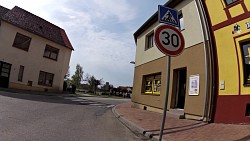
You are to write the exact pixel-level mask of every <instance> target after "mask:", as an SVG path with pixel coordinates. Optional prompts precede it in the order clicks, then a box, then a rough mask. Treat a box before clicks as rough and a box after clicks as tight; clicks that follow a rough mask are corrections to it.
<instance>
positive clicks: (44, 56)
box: [43, 56, 57, 61]
mask: <svg viewBox="0 0 250 141" xmlns="http://www.w3.org/2000/svg"><path fill="white" fill-rule="evenodd" d="M43 57H44V58H47V59H50V60H54V61H57V59H53V58H50V57H47V56H43Z"/></svg>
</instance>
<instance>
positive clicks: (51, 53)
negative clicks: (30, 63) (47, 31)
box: [43, 45, 59, 60]
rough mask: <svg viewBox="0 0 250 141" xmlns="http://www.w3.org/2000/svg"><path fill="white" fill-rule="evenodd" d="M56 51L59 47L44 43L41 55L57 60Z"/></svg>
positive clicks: (57, 51)
mask: <svg viewBox="0 0 250 141" xmlns="http://www.w3.org/2000/svg"><path fill="white" fill-rule="evenodd" d="M58 53H59V49H57V48H54V47H52V46H49V45H46V47H45V50H44V54H43V56H44V57H47V58H50V59H53V60H57V56H58Z"/></svg>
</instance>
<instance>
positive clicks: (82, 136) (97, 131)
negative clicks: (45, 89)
mask: <svg viewBox="0 0 250 141" xmlns="http://www.w3.org/2000/svg"><path fill="white" fill-rule="evenodd" d="M126 101H128V100H122V99H121V100H117V99H114V100H113V99H98V98H87V97H86V98H84V97H81V98H75V97H60V96H44V95H31V94H18V93H10V92H1V91H0V141H141V140H147V139H145V138H144V137H142V136H140V135H136V134H134V133H133V132H131V131H130V130H129V129H128V128H127V127H125V126H124V125H123V124H121V122H120V121H119V120H118V119H117V118H116V117H115V116H114V115H113V113H112V111H111V109H112V107H113V106H114V105H116V104H118V103H122V102H126Z"/></svg>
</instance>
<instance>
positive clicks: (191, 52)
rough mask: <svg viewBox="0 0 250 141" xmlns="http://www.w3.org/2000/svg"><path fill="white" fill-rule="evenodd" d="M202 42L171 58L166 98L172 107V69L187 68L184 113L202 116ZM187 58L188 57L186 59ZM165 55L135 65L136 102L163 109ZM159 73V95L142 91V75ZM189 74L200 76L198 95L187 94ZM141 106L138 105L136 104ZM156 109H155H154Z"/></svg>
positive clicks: (203, 76)
mask: <svg viewBox="0 0 250 141" xmlns="http://www.w3.org/2000/svg"><path fill="white" fill-rule="evenodd" d="M202 46H203V44H198V45H195V46H193V47H190V48H186V49H185V50H184V51H183V53H182V55H180V56H177V57H174V58H171V69H170V70H171V72H170V89H169V98H168V109H171V108H173V107H172V106H171V105H172V104H173V102H174V100H173V99H172V97H173V95H174V94H175V92H174V91H173V90H172V89H173V88H175V86H174V85H173V81H174V80H173V71H174V70H175V69H182V68H186V69H187V78H186V96H185V105H184V112H185V113H186V114H190V115H195V116H202V114H203V110H204V96H205V64H204V50H203V47H202ZM187 58H189V59H187ZM166 68H167V57H162V58H159V59H157V60H154V61H151V62H149V63H145V64H143V65H140V66H138V67H135V75H134V87H133V96H132V101H133V102H135V103H136V104H141V105H146V106H149V107H154V108H159V109H163V106H164V100H165V96H166V73H167V69H166ZM154 73H161V90H160V91H161V92H160V95H146V94H145V93H143V91H142V89H143V76H144V75H148V74H154ZM191 75H199V76H200V91H199V95H198V96H191V95H189V77H190V76H191ZM138 107H139V108H141V107H140V106H138ZM155 111H157V110H155Z"/></svg>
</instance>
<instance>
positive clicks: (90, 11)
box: [0, 0, 167, 87]
mask: <svg viewBox="0 0 250 141" xmlns="http://www.w3.org/2000/svg"><path fill="white" fill-rule="evenodd" d="M166 1H167V0H35V1H31V0H0V5H1V6H4V7H6V8H9V9H12V8H13V7H14V6H19V7H21V8H23V9H25V10H27V11H29V12H31V13H33V14H35V15H37V16H39V17H41V18H43V19H45V20H47V21H49V22H51V23H53V24H55V25H57V26H59V27H61V28H63V29H64V30H65V31H66V33H67V35H68V37H69V39H70V41H71V44H72V45H73V47H74V49H75V50H74V51H73V52H72V55H71V60H70V64H69V66H70V74H71V75H73V74H74V72H75V67H76V65H77V64H80V65H81V66H82V68H83V71H84V74H83V75H84V76H85V75H86V74H87V73H88V74H91V75H94V76H95V77H96V78H97V79H103V81H104V82H109V83H110V84H112V85H114V86H116V87H118V86H132V85H133V76H134V65H133V64H131V63H130V62H131V61H134V60H135V53H136V52H135V51H136V45H135V41H134V37H133V34H134V32H135V31H136V30H137V29H138V28H139V27H140V26H141V25H142V24H143V23H144V22H146V20H147V19H149V18H150V17H151V16H152V15H153V14H154V13H155V12H156V11H157V9H158V5H163V4H165V3H166Z"/></svg>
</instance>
